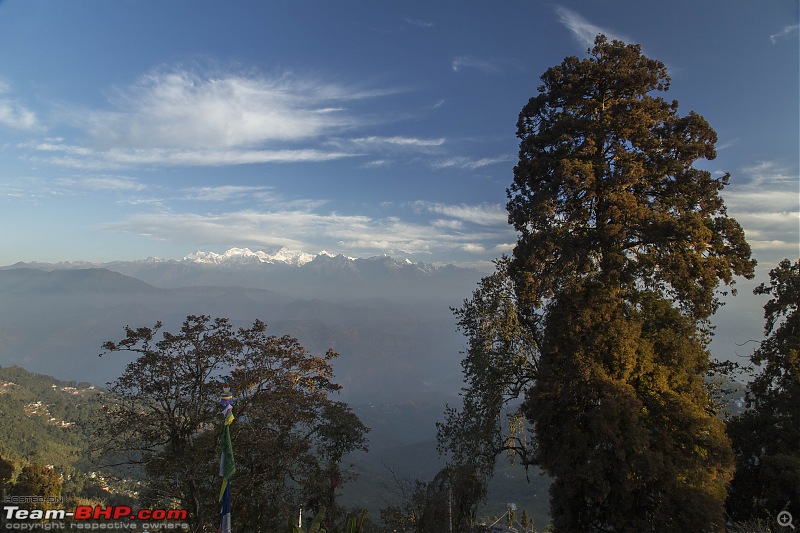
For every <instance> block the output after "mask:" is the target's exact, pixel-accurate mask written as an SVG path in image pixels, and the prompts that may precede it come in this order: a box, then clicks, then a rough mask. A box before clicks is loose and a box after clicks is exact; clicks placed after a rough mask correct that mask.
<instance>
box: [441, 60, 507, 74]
mask: <svg viewBox="0 0 800 533" xmlns="http://www.w3.org/2000/svg"><path fill="white" fill-rule="evenodd" d="M502 66H503V64H502V62H500V61H496V60H491V59H484V58H480V57H474V56H458V57H456V58H454V59H453V62H452V63H451V64H450V68H452V69H453V72H461V71H462V70H464V69H476V70H480V71H481V72H484V73H486V74H494V73H496V72H500V70H501V69H502Z"/></svg>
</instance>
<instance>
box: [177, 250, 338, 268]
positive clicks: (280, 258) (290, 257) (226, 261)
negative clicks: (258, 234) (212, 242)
mask: <svg viewBox="0 0 800 533" xmlns="http://www.w3.org/2000/svg"><path fill="white" fill-rule="evenodd" d="M319 255H322V256H327V257H335V256H334V255H333V254H331V253H328V252H326V251H324V250H323V251H321V252H320V253H318V254H316V255H314V254H309V253H306V252H301V251H298V250H290V249H288V248H281V249H280V250H278V251H277V252H275V253H274V254H268V253H267V252H263V251H260V250H259V251H257V252H254V251H252V250H250V248H231V249H229V250H227V251H225V252H224V253H221V254H218V253H214V252H203V251H197V252H194V253H191V254H189V255H187V256H186V257H184V258H183V261H186V262H191V263H204V264H211V265H241V264H252V263H270V264H275V263H286V264H287V265H292V266H303V265H305V264H307V263H310V262H311V261H313V260H314V259H315V258H316V257H317V256H319ZM348 259H353V258H348Z"/></svg>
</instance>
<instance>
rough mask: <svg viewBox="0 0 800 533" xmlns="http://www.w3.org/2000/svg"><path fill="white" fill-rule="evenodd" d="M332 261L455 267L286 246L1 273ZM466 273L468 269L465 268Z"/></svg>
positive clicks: (60, 264)
mask: <svg viewBox="0 0 800 533" xmlns="http://www.w3.org/2000/svg"><path fill="white" fill-rule="evenodd" d="M315 261H317V262H321V261H322V262H324V261H334V262H337V263H343V264H350V263H352V264H354V265H359V264H366V263H376V262H377V263H383V264H384V265H385V266H387V267H389V268H392V269H398V268H413V269H415V270H418V271H421V272H435V271H436V270H439V269H442V268H448V267H449V268H458V267H455V266H453V265H434V264H431V263H423V262H417V263H414V262H412V261H411V260H409V259H404V260H402V261H397V260H395V259H393V258H392V257H390V256H388V255H380V256H372V257H366V258H360V257H349V256H345V255H343V254H332V253H330V252H327V251H325V250H322V251H320V252H319V253H317V254H310V253H307V252H303V251H300V250H292V249H289V248H286V247H283V248H280V249H279V250H278V251H277V252H275V253H274V254H270V253H268V252H265V251H263V250H257V251H253V250H251V249H250V248H237V247H234V248H229V249H228V250H226V251H225V252H223V253H221V254H220V253H216V252H205V251H202V250H198V251H196V252H193V253H190V254H188V255H186V256H184V257H183V258H181V259H161V258H159V257H148V258H147V259H140V260H134V261H110V262H106V263H93V262H88V261H59V262H57V263H46V262H36V261H34V262H19V263H15V264H13V265H8V266H3V267H0V270H8V269H11V268H35V269H38V270H62V269H82V268H108V269H109V270H115V268H114V267H116V266H119V265H124V264H140V265H141V264H150V265H153V264H193V265H214V266H221V267H230V268H236V267H241V266H252V265H264V266H267V265H288V266H294V267H303V266H306V265H308V264H310V263H314V262H315ZM467 270H468V269H467Z"/></svg>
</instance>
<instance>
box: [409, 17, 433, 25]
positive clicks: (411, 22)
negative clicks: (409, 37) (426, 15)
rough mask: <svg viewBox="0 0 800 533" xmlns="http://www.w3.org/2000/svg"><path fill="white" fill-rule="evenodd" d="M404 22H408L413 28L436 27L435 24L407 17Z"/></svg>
mask: <svg viewBox="0 0 800 533" xmlns="http://www.w3.org/2000/svg"><path fill="white" fill-rule="evenodd" d="M403 20H404V21H405V22H406V24H411V25H412V26H416V27H418V28H433V27H434V26H435V24H434V23H433V22H429V21H427V20H422V19H415V18H411V17H405V18H404V19H403Z"/></svg>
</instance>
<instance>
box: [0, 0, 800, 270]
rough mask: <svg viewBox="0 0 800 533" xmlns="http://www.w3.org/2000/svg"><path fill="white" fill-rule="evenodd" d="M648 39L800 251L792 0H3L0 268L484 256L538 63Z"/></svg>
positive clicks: (753, 193) (782, 252) (744, 189)
mask: <svg viewBox="0 0 800 533" xmlns="http://www.w3.org/2000/svg"><path fill="white" fill-rule="evenodd" d="M597 32H604V33H606V34H607V35H609V36H610V37H615V38H621V39H623V40H625V41H627V42H637V43H640V44H641V45H642V47H643V50H644V52H645V54H647V55H649V56H650V57H653V58H656V59H660V60H661V61H663V62H664V63H665V64H666V65H667V67H668V69H669V72H670V75H671V76H672V87H671V90H670V91H669V93H667V94H666V95H665V96H666V97H667V98H670V99H677V100H678V101H679V102H680V104H681V105H680V113H681V114H687V113H688V112H689V111H690V110H695V111H697V112H698V113H700V114H702V115H704V116H705V117H706V118H707V119H708V121H709V122H710V123H711V125H712V126H713V127H714V128H715V129H716V130H717V132H718V134H719V144H718V148H719V150H718V158H717V159H716V160H715V161H711V162H703V166H704V167H705V168H708V169H709V170H711V171H713V172H715V173H721V172H730V173H731V174H732V183H731V185H730V187H729V188H728V189H726V191H725V192H724V197H725V199H726V201H727V203H728V206H729V213H730V214H731V215H733V216H734V217H736V218H737V219H738V220H739V221H740V223H741V224H742V225H743V226H744V227H745V229H746V231H747V234H748V239H749V240H750V242H751V245H752V246H753V249H754V253H755V256H756V257H757V258H758V259H759V260H760V262H761V263H762V265H764V267H762V275H763V268H765V267H766V266H769V265H771V264H774V263H775V262H776V261H777V260H779V259H780V258H782V257H795V256H797V255H798V253H799V252H798V246H799V245H798V242H800V237H799V236H798V233H799V232H800V229H798V226H799V224H800V222H799V221H800V208H799V207H798V201H799V200H798V194H799V190H798V189H799V186H798V182H799V181H800V180H799V179H798V144H799V143H800V140H799V139H798V116H799V111H798V90H799V88H798V2H797V1H794V0H770V1H765V2H752V1H749V0H748V1H740V0H733V1H730V0H726V1H724V2H723V1H709V2H697V1H676V2H641V1H638V0H637V1H627V0H599V1H594V2H562V3H552V2H538V1H510V0H509V1H496V2H478V1H472V2H464V1H441V2H429V1H425V2H423V1H404V2H366V1H364V2H355V1H333V0H327V1H314V0H309V1H291V2H290V1H275V2H264V1H262V0H257V1H237V0H230V1H225V2H220V1H207V0H170V1H167V2H164V1H156V0H151V1H136V0H117V1H108V0H81V1H70V2H66V1H63V0H49V1H48V0H0V49H2V50H3V51H4V52H5V53H3V54H2V56H0V224H2V227H3V231H2V234H0V235H2V236H1V237H0V239H1V240H0V242H1V243H2V244H1V245H0V265H8V264H12V263H15V262H17V261H51V262H52V261H74V260H87V261H97V262H102V261H111V260H117V259H142V258H146V257H148V256H158V257H163V258H180V257H183V256H185V255H187V254H188V253H191V252H193V251H196V250H205V251H214V252H222V251H224V250H226V249H228V248H230V247H250V248H251V249H253V250H265V251H268V252H274V251H276V250H277V249H278V248H280V247H287V248H291V249H297V250H302V251H305V252H310V253H316V252H319V251H320V250H327V251H329V252H332V253H344V254H346V255H350V256H372V255H378V254H383V253H386V254H390V255H392V256H395V257H397V258H409V259H411V260H413V261H425V262H443V263H444V262H452V263H456V264H460V265H473V266H479V267H486V266H487V265H489V264H490V263H489V261H490V260H491V259H492V258H495V257H498V256H499V255H500V254H502V253H507V252H509V251H510V250H511V248H512V246H513V243H514V242H515V235H514V233H513V231H512V230H511V229H510V228H509V227H508V225H507V223H506V214H505V209H504V205H505V201H506V197H505V189H506V187H507V186H508V185H509V184H510V183H511V179H512V168H513V166H514V164H515V160H516V154H517V145H518V144H517V139H516V137H515V124H516V118H517V115H518V113H519V111H520V109H521V108H522V106H523V105H524V104H525V102H526V101H527V99H528V98H529V97H530V96H533V95H534V94H535V92H536V88H537V86H538V81H539V80H538V78H539V76H540V75H541V74H542V73H543V72H544V71H545V70H546V69H547V68H548V67H550V66H552V65H555V64H558V63H560V61H561V60H562V59H563V58H564V57H565V56H567V55H581V54H583V53H584V52H585V50H586V48H587V47H588V46H589V45H590V42H591V41H592V39H593V38H594V35H595V34H596V33H597Z"/></svg>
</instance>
